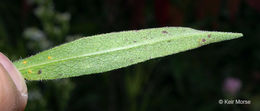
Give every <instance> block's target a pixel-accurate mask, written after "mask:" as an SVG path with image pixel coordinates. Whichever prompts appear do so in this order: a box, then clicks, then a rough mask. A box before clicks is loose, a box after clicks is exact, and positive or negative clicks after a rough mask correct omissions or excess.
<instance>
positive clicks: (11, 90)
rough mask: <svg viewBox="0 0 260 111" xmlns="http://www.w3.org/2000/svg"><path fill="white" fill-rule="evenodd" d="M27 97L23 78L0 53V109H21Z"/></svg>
mask: <svg viewBox="0 0 260 111" xmlns="http://www.w3.org/2000/svg"><path fill="white" fill-rule="evenodd" d="M27 99H28V93H27V87H26V84H25V81H24V78H23V77H22V76H21V74H20V72H19V71H18V70H17V69H16V67H15V66H14V65H13V64H12V62H11V61H10V60H9V59H8V58H7V57H6V56H5V55H3V54H2V53H0V111H23V110H24V108H25V106H26V104H27Z"/></svg>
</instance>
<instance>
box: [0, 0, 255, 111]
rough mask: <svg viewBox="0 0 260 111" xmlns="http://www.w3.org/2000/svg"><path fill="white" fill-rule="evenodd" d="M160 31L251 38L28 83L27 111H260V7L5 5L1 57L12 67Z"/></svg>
mask: <svg viewBox="0 0 260 111" xmlns="http://www.w3.org/2000/svg"><path fill="white" fill-rule="evenodd" d="M161 26H185V27H192V28H196V29H202V30H216V31H230V32H241V33H243V34H244V37H243V38H240V39H236V40H231V41H226V42H221V43H216V44H211V45H208V46H204V47H201V48H198V49H195V50H191V51H187V52H182V53H179V54H175V55H170V56H167V57H163V58H158V59H153V60H150V61H147V62H144V63H140V64H137V65H133V66H130V67H127V68H122V69H118V70H114V71H110V72H106V73H102V74H94V75H87V76H81V77H75V78H70V79H60V80H51V81H27V85H28V90H29V100H28V104H27V108H26V111H82V110H88V111H173V110H176V111H179V110H181V111H219V110H222V111H245V110H247V111H260V87H259V86H258V84H259V83H260V43H259V41H260V1H259V0H0V51H1V52H2V53H4V54H5V55H7V56H8V57H9V58H10V59H11V60H13V61H15V60H18V59H21V58H25V57H28V56H31V55H34V54H36V53H38V52H40V51H43V50H46V49H49V48H51V47H54V46H56V45H59V44H62V43H66V42H69V41H72V40H75V39H78V38H80V37H84V36H89V35H94V34H101V33H107V32H114V31H122V30H131V29H143V28H152V27H161ZM220 99H233V100H234V99H245V100H250V101H251V104H249V105H235V104H233V105H221V104H219V103H218V101H219V100H220Z"/></svg>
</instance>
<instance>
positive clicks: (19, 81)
mask: <svg viewBox="0 0 260 111" xmlns="http://www.w3.org/2000/svg"><path fill="white" fill-rule="evenodd" d="M0 63H1V64H2V65H3V67H4V68H5V69H6V71H7V72H8V73H9V76H10V77H11V79H12V80H13V82H14V83H15V86H16V88H17V89H18V91H19V92H20V94H21V96H22V97H23V98H24V99H25V100H26V102H27V98H28V93H27V86H26V84H25V80H24V78H23V77H22V75H21V73H20V72H19V71H18V70H17V69H16V67H15V66H14V65H13V63H12V62H11V61H10V60H9V59H8V58H7V57H6V56H5V55H4V54H2V53H1V52H0Z"/></svg>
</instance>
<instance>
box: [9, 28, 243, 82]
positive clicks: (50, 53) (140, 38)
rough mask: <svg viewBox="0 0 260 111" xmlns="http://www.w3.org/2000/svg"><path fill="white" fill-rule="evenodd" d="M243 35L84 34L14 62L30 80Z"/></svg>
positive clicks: (175, 31) (169, 31)
mask: <svg viewBox="0 0 260 111" xmlns="http://www.w3.org/2000/svg"><path fill="white" fill-rule="evenodd" d="M242 36H243V35H242V34H241V33H227V32H213V31H199V30H195V29H191V28H184V27H163V28H151V29H143V30H134V31H122V32H113V33H107V34H100V35H94V36H89V37H84V38H81V39H78V40H75V41H73V42H70V43H66V44H63V45H60V46H57V47H54V48H52V49H49V50H47V51H43V52H41V53H39V54H36V55H35V56H31V57H29V58H26V59H23V60H19V61H16V62H14V64H15V65H16V67H17V68H18V70H19V71H20V72H21V73H22V75H23V76H24V78H26V79H27V80H47V79H58V78H67V77H74V76H80V75H88V74H94V73H101V72H106V71H110V70H114V69H118V68H122V67H126V66H129V65H133V64H136V63H140V62H143V61H146V60H149V59H153V58H157V57H163V56H167V55H170V54H175V53H178V52H182V51H186V50H190V49H194V48H197V47H200V46H203V45H206V44H209V43H214V42H219V41H224V40H230V39H235V38H238V37H242Z"/></svg>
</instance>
